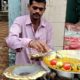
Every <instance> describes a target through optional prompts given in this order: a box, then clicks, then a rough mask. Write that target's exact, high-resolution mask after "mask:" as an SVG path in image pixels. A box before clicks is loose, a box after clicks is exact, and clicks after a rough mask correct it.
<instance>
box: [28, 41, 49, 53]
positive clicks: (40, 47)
mask: <svg viewBox="0 0 80 80" xmlns="http://www.w3.org/2000/svg"><path fill="white" fill-rule="evenodd" d="M29 45H30V47H31V48H35V49H36V50H37V51H39V52H47V51H48V50H49V47H48V46H47V44H46V43H44V42H42V41H40V40H32V41H31V42H30V43H29Z"/></svg>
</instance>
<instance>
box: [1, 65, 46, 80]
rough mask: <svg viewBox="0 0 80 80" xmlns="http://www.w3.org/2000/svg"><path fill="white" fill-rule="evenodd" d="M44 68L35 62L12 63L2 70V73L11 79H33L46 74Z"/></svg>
mask: <svg viewBox="0 0 80 80" xmlns="http://www.w3.org/2000/svg"><path fill="white" fill-rule="evenodd" d="M46 72H47V71H46V70H44V68H42V67H41V66H39V65H37V64H28V65H24V66H22V65H14V66H11V67H9V68H7V69H6V70H5V71H4V73H3V74H4V75H5V76H6V77H8V78H11V79H20V80H35V79H37V78H38V77H41V76H43V75H44V74H46Z"/></svg>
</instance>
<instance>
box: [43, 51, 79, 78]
mask: <svg viewBox="0 0 80 80" xmlns="http://www.w3.org/2000/svg"><path fill="white" fill-rule="evenodd" d="M56 55H58V56H59V57H58V58H66V57H67V58H72V59H73V58H75V59H78V60H80V50H58V51H56ZM52 56H54V55H53V54H52V55H50V56H46V57H44V59H43V62H44V63H45V64H46V65H47V66H48V67H49V68H51V69H53V70H55V71H56V72H57V74H58V75H59V76H61V77H67V78H72V77H73V76H74V75H75V74H78V75H80V70H79V71H78V72H76V71H68V70H62V69H61V70H60V69H56V68H55V67H53V66H52V65H51V64H50V61H51V60H52V59H55V58H56V57H52ZM58 60H59V59H58ZM68 61H69V60H68ZM79 64H80V63H79Z"/></svg>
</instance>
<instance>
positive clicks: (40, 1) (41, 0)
mask: <svg viewBox="0 0 80 80" xmlns="http://www.w3.org/2000/svg"><path fill="white" fill-rule="evenodd" d="M33 1H36V2H38V3H44V4H46V0H29V5H32V3H33Z"/></svg>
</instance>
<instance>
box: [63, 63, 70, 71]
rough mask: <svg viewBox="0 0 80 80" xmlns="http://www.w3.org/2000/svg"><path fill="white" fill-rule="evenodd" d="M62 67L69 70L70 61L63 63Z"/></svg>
mask: <svg viewBox="0 0 80 80" xmlns="http://www.w3.org/2000/svg"><path fill="white" fill-rule="evenodd" d="M63 68H64V69H65V70H70V69H71V64H70V63H64V65H63Z"/></svg>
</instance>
